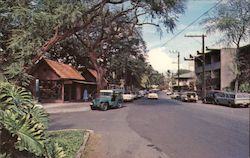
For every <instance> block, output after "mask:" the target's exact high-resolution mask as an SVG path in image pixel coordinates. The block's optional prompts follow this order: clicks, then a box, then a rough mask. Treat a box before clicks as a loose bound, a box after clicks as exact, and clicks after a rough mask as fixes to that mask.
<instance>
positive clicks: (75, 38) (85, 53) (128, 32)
mask: <svg viewBox="0 0 250 158" xmlns="http://www.w3.org/2000/svg"><path fill="white" fill-rule="evenodd" d="M183 10H184V0H164V1H137V0H136V1H134V0H133V1H132V0H131V1H130V0H128V1H123V0H118V1H117V0H115V1H113V0H108V1H107V0H98V1H82V0H76V1H68V0H63V1H57V0H42V1H36V0H25V1H10V0H7V1H3V0H0V22H1V23H4V24H5V25H1V26H0V30H1V32H0V41H3V42H1V45H0V57H1V60H0V62H1V63H0V64H2V67H1V69H0V71H1V72H5V77H7V78H8V79H9V80H12V81H15V82H16V84H19V85H20V84H23V83H24V84H23V85H24V86H26V85H27V84H28V82H26V81H28V80H29V79H30V78H29V77H30V76H28V75H25V74H26V72H27V71H25V70H23V69H27V68H28V66H29V64H31V59H34V60H33V62H35V61H36V60H37V59H39V58H40V57H41V56H42V55H45V54H48V55H49V56H54V57H56V56H58V55H55V52H57V53H58V52H60V51H62V50H63V49H64V48H65V47H61V46H62V45H63V46H65V45H67V44H66V43H65V42H68V43H71V48H72V46H74V47H73V48H74V51H71V52H74V55H72V53H64V56H66V57H69V56H72V57H73V59H75V60H78V62H81V61H87V62H85V63H88V64H89V63H90V65H91V66H92V67H93V68H95V69H96V70H97V72H98V75H97V85H98V86H97V87H98V88H99V87H102V86H103V85H102V83H103V78H104V77H107V76H105V75H106V74H109V73H106V72H107V71H108V70H107V68H108V67H106V66H105V64H106V63H108V60H107V58H109V57H110V53H111V52H113V53H118V52H123V50H124V48H125V47H124V46H126V47H129V49H127V51H128V50H130V49H133V46H134V45H133V44H132V43H131V42H130V40H132V41H134V39H133V38H132V39H131V38H130V37H131V36H132V37H135V36H137V37H138V38H137V40H139V41H140V42H139V43H143V41H142V38H141V35H140V27H141V26H142V25H153V26H155V27H156V30H161V27H165V28H166V29H167V30H168V31H172V30H173V29H174V27H175V22H176V20H177V18H178V16H179V14H181V13H183ZM156 17H158V20H154V19H155V18H156ZM124 41H127V42H125V43H124ZM127 43H130V44H129V45H127ZM68 48H69V47H68ZM142 51H144V50H143V49H142V50H141V52H142ZM144 53H145V52H144ZM69 54H71V55H69ZM34 57H35V58H34ZM72 57H70V58H72ZM2 59H3V60H2ZM80 60H81V61H80ZM73 64H74V63H73ZM106 65H107V64H106ZM20 74H21V75H20ZM133 74H134V73H133ZM22 76H23V77H22ZM23 80H24V81H25V82H23Z"/></svg>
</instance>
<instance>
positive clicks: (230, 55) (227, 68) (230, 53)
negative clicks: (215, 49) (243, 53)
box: [220, 48, 236, 90]
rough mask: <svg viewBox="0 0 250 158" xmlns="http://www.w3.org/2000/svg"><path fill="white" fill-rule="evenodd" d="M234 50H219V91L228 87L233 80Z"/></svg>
mask: <svg viewBox="0 0 250 158" xmlns="http://www.w3.org/2000/svg"><path fill="white" fill-rule="evenodd" d="M235 54H236V49H234V48H223V49H221V88H220V89H221V90H223V89H225V88H227V87H230V84H231V82H232V81H233V80H234V79H235V77H236V75H235V73H234V72H235V64H236V63H235V60H234V56H235Z"/></svg>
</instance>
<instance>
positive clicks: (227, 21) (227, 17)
mask: <svg viewBox="0 0 250 158" xmlns="http://www.w3.org/2000/svg"><path fill="white" fill-rule="evenodd" d="M203 24H204V25H205V27H206V29H207V31H208V32H209V33H214V32H220V33H222V34H223V35H224V36H222V38H221V41H223V42H226V43H227V44H229V45H232V44H234V45H235V46H236V55H235V61H236V64H235V65H234V70H233V71H234V73H235V76H236V78H235V88H234V90H235V91H236V92H237V91H238V81H239V76H240V73H241V70H239V67H240V65H241V61H240V57H239V50H240V49H239V48H240V44H241V42H242V41H246V40H247V39H249V35H250V1H249V0H224V1H222V2H221V3H220V4H219V5H218V7H217V8H216V9H215V11H214V12H213V14H212V15H210V16H209V17H207V18H206V19H204V21H203Z"/></svg>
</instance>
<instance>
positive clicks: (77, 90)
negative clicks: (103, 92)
mask: <svg viewBox="0 0 250 158" xmlns="http://www.w3.org/2000/svg"><path fill="white" fill-rule="evenodd" d="M30 74H31V75H32V76H34V80H33V81H32V82H31V85H30V87H31V91H32V93H33V94H34V96H35V97H36V98H39V100H40V101H41V102H67V101H82V100H83V91H84V90H85V89H86V90H88V91H90V90H89V87H92V88H93V89H94V88H95V87H96V82H95V81H94V80H86V78H85V77H83V76H82V75H81V73H80V72H79V71H77V70H76V69H75V68H74V67H72V66H70V65H67V64H64V63H60V62H56V61H52V60H49V59H44V58H42V59H41V60H40V61H39V62H38V63H37V64H36V65H35V66H34V67H33V68H32V70H31V72H30ZM93 89H92V91H93ZM88 94H89V93H88Z"/></svg>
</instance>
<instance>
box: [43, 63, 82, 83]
mask: <svg viewBox="0 0 250 158" xmlns="http://www.w3.org/2000/svg"><path fill="white" fill-rule="evenodd" d="M44 60H45V62H46V63H47V64H48V65H49V66H50V67H51V68H52V69H53V70H54V71H55V73H56V74H57V75H58V76H59V77H60V78H61V79H75V80H85V78H84V77H83V76H82V75H81V74H80V73H79V72H78V71H77V70H76V69H75V68H73V67H72V66H70V65H67V64H63V63H59V62H56V61H52V60H49V59H44Z"/></svg>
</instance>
